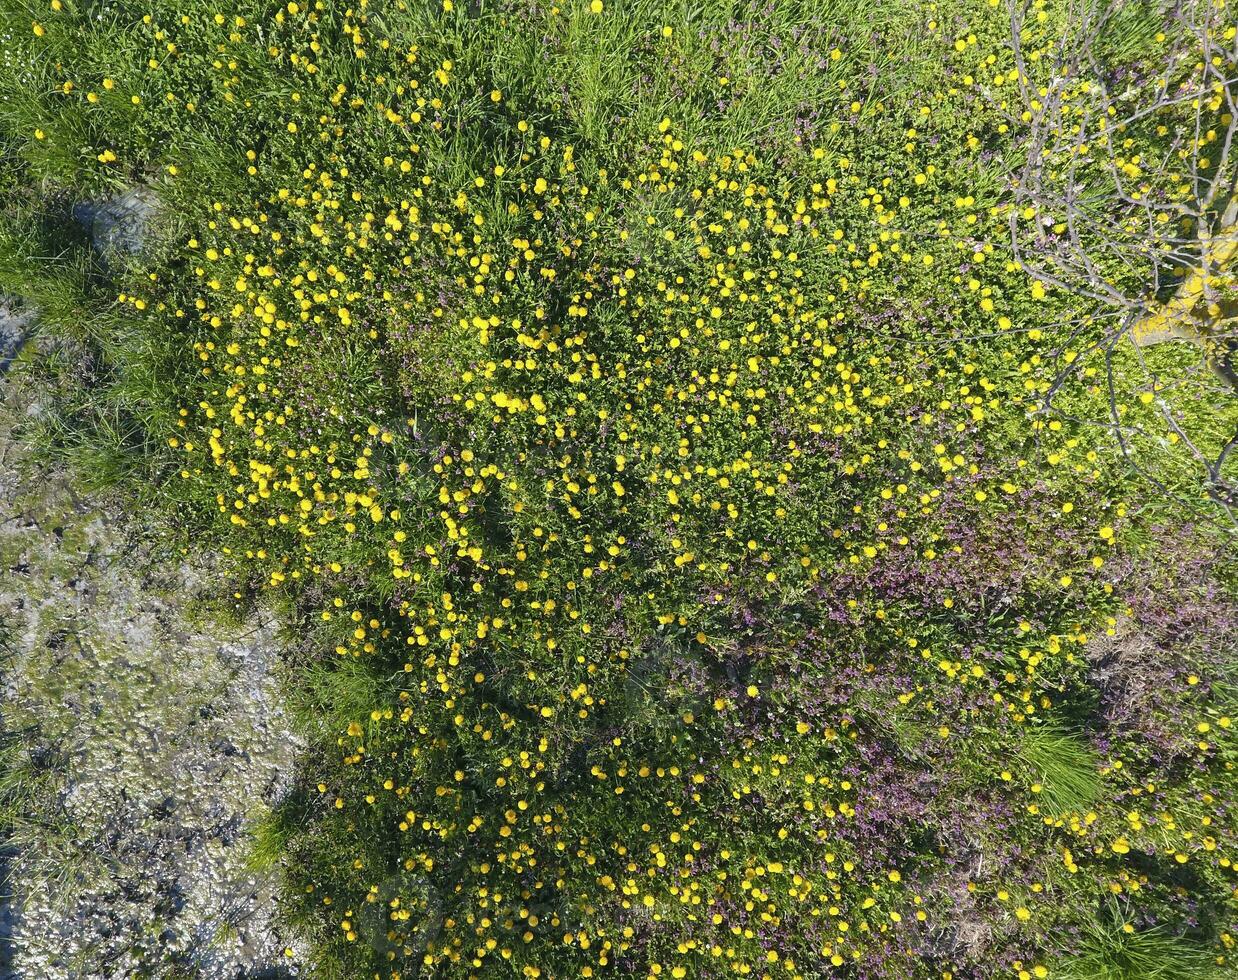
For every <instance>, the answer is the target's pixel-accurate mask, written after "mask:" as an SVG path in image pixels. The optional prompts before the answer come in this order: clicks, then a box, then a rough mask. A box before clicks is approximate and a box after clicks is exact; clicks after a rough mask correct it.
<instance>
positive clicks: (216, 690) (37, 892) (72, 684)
mask: <svg viewBox="0 0 1238 980" xmlns="http://www.w3.org/2000/svg"><path fill="white" fill-rule="evenodd" d="M97 220H98V218H97V217H96V221H97ZM7 316H8V314H7V313H6V312H5V311H4V310H3V309H0V339H3V337H5V336H8V335H9V334H10V333H12V332H13V329H14V328H13V325H12V320H11V319H8V320H7V321H6V317H7ZM20 333H21V335H24V333H25V331H24V329H23V330H21V331H20ZM11 356H12V355H10V357H11ZM22 361H23V358H22V357H18V358H17V361H16V362H15V364H14V368H13V369H12V370H10V371H9V372H8V374H7V376H6V377H4V378H0V402H2V403H0V683H2V689H0V694H2V696H3V715H2V716H0V734H2V735H3V742H2V748H3V755H2V756H0V767H3V771H4V772H5V774H6V777H7V778H6V781H5V784H4V786H3V787H0V798H2V797H3V794H4V792H5V789H6V788H12V787H16V789H15V790H12V792H10V795H9V797H8V800H7V801H6V802H5V807H6V808H7V810H8V812H7V814H2V813H0V817H6V816H7V818H8V819H7V822H8V824H9V827H8V830H9V832H10V833H9V834H8V835H7V836H8V839H7V842H6V853H7V855H8V860H7V867H6V868H5V869H4V870H5V871H7V875H6V876H5V880H4V885H3V887H0V895H3V896H9V898H8V900H3V899H0V906H2V909H0V977H3V976H9V977H20V978H22V980H61V978H63V980H69V978H74V980H79V978H81V980H86V978H100V980H102V978H120V977H131V976H147V977H186V976H196V977H201V978H209V980H215V978H218V980H224V978H228V980H232V978H239V977H255V976H282V975H287V974H286V973H285V971H286V970H287V969H289V968H290V966H291V960H290V958H289V957H287V956H286V955H285V952H284V950H285V946H286V944H287V943H288V940H287V939H286V938H285V937H283V936H281V935H280V934H279V930H278V928H277V927H276V925H275V924H274V922H273V918H272V917H273V913H274V897H273V884H274V883H273V880H272V877H271V873H270V872H260V871H256V870H253V869H252V868H251V867H250V866H249V865H248V863H247V854H248V841H249V837H248V834H249V830H250V828H251V827H252V826H253V825H254V821H255V820H256V819H257V818H258V817H260V816H261V815H262V814H263V813H264V812H265V811H266V809H267V808H268V807H269V806H270V805H271V804H272V803H273V802H274V801H275V800H276V799H277V798H278V797H279V795H280V793H281V792H282V790H283V788H284V784H285V781H286V778H287V774H288V773H289V772H290V769H291V760H292V756H293V753H294V751H295V749H296V745H295V743H294V740H293V738H292V737H291V735H290V734H289V730H288V722H287V719H286V718H285V717H284V715H283V713H282V711H281V709H280V703H279V699H278V696H277V690H276V689H277V675H278V670H279V662H278V658H277V656H276V644H275V626H274V624H273V623H272V622H271V621H269V620H268V619H252V620H250V621H248V622H246V623H245V624H244V625H242V626H239V627H227V626H225V625H222V624H221V623H220V621H219V619H218V617H210V616H206V615H204V614H202V613H199V612H195V608H196V605H195V604H196V603H197V601H198V599H199V598H208V597H213V596H215V595H217V593H218V588H219V586H218V581H217V580H216V579H214V578H213V577H212V576H211V574H210V572H209V570H206V569H202V568H194V567H191V566H189V565H188V564H186V563H185V562H184V561H183V560H181V559H180V558H179V557H177V556H169V555H167V554H164V553H163V552H162V551H161V550H160V548H159V546H158V541H157V536H155V535H150V534H148V531H149V528H147V527H145V526H144V525H143V519H142V515H141V514H126V513H123V512H122V510H121V508H120V507H118V506H117V505H116V504H114V503H109V502H105V501H102V500H94V499H83V498H82V497H81V496H80V495H79V494H78V493H77V492H76V491H75V489H74V487H73V485H72V484H71V482H70V480H69V478H68V476H67V474H66V473H64V472H60V471H56V470H52V471H48V470H46V469H36V468H34V467H33V465H32V463H31V460H30V458H29V454H28V451H27V450H26V449H25V447H24V446H23V443H22V438H21V435H20V430H21V428H22V423H23V422H24V421H25V420H27V419H28V418H30V417H31V416H32V415H34V414H35V413H37V412H38V411H39V407H40V402H39V397H40V396H39V392H38V391H37V390H36V389H35V388H33V387H32V386H31V385H30V384H29V383H27V381H26V378H25V374H26V372H24V371H23V370H22V369H21V368H22ZM4 822H5V821H4V820H3V819H0V832H2V831H3V830H4ZM292 969H293V970H294V971H295V967H293V968H292ZM271 970H276V971H277V972H274V973H271V972H268V971H271Z"/></svg>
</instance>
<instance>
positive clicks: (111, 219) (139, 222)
mask: <svg viewBox="0 0 1238 980" xmlns="http://www.w3.org/2000/svg"><path fill="white" fill-rule="evenodd" d="M157 207H158V198H157V197H156V195H155V192H154V191H153V190H151V189H150V188H149V187H143V186H141V185H139V186H136V187H131V188H129V190H127V191H125V192H124V193H123V194H120V195H118V196H116V197H113V198H110V199H108V200H106V201H81V202H79V203H77V204H75V205H73V220H75V221H76V222H78V224H80V225H81V226H82V227H83V228H85V229H86V232H87V234H89V235H90V243H91V245H92V246H94V248H95V250H96V251H98V252H99V254H100V255H101V256H102V257H103V258H104V260H105V262H106V260H107V259H109V258H113V257H117V256H126V255H136V254H137V253H138V252H140V251H141V250H142V247H143V246H144V245H145V244H146V239H147V232H148V231H149V229H150V224H151V219H152V218H153V217H154V215H155V211H156V209H157Z"/></svg>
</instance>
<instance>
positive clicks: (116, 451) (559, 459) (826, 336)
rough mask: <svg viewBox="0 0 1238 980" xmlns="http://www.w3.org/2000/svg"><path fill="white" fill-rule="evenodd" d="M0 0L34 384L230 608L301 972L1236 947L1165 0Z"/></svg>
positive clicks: (937, 967)
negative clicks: (272, 742) (286, 776)
mask: <svg viewBox="0 0 1238 980" xmlns="http://www.w3.org/2000/svg"><path fill="white" fill-rule="evenodd" d="M0 10H3V13H4V22H3V26H2V27H0V36H3V37H4V38H5V43H6V47H5V51H4V54H3V55H2V56H0V58H3V61H2V62H0V63H2V65H3V69H2V71H0V139H2V140H3V144H2V148H3V154H4V155H3V168H4V169H3V172H2V173H0V180H2V181H3V184H2V185H0V186H3V187H4V188H5V191H6V199H5V202H4V223H3V230H2V233H0V235H2V237H0V243H2V245H3V253H2V255H0V259H3V265H2V266H0V268H2V269H3V274H4V276H5V278H4V279H3V281H0V286H2V287H3V290H4V291H5V292H6V293H12V294H15V295H19V296H23V297H25V298H26V299H27V301H28V302H29V303H30V304H31V305H35V306H38V307H39V309H40V310H41V311H42V316H44V317H45V318H46V319H47V320H48V321H49V322H51V323H53V324H55V325H57V327H58V329H61V330H64V331H66V332H69V333H72V334H73V335H74V336H76V337H78V338H80V339H81V340H82V341H83V342H86V343H89V344H90V345H92V349H93V350H94V351H95V355H94V356H95V358H96V361H95V367H96V368H97V371H96V372H95V377H94V380H93V382H92V383H91V384H89V385H79V386H78V387H77V389H76V390H72V387H71V386H65V385H61V388H65V387H69V388H70V390H68V391H67V392H62V393H61V394H59V395H58V403H57V404H58V408H57V410H56V411H54V412H49V414H48V416H47V417H46V418H45V419H44V420H42V422H41V423H40V424H39V425H37V426H35V428H36V429H37V430H38V431H37V432H36V434H35V436H32V438H35V439H36V440H37V442H38V444H39V445H40V446H41V448H42V449H43V451H45V452H48V453H52V454H56V453H60V454H63V455H66V456H68V457H70V458H75V459H79V460H84V463H83V464H82V465H83V466H84V467H85V470H86V473H87V475H89V476H92V477H93V478H94V479H96V480H97V481H99V482H110V483H112V484H115V485H118V486H119V487H121V488H124V490H125V492H127V493H129V494H130V495H131V499H132V501H133V506H135V507H142V508H146V509H147V512H148V513H149V514H150V519H151V521H152V522H160V525H161V526H162V527H163V528H164V533H165V534H166V535H168V537H169V540H174V541H176V543H177V544H178V545H179V546H181V547H182V548H183V549H184V551H185V553H186V554H190V553H192V552H195V551H197V552H201V551H207V552H210V553H211V554H213V555H215V556H217V557H218V558H219V559H220V560H221V561H223V562H224V565H225V567H226V569H227V579H226V581H224V582H221V584H220V592H221V595H224V596H225V597H226V598H228V599H229V600H231V601H233V602H234V603H235V604H236V605H237V606H238V607H240V608H242V609H245V608H248V607H250V606H252V605H253V604H254V603H266V604H268V605H270V606H272V607H273V608H275V609H277V610H279V611H280V613H281V615H282V616H283V618H284V621H285V623H286V624H287V630H286V632H287V633H288V635H289V637H290V639H289V642H288V648H287V650H286V653H285V656H286V658H287V660H288V664H289V670H290V674H291V676H292V677H293V678H294V682H293V683H291V684H290V685H289V690H288V691H287V692H286V697H287V699H288V706H289V709H290V710H291V711H292V712H293V713H294V715H295V717H296V718H297V719H298V724H299V727H300V729H301V733H302V735H303V736H304V738H305V739H306V741H307V745H308V748H307V749H306V750H305V751H304V752H303V753H302V754H301V757H300V761H299V763H298V768H297V774H296V779H295V788H294V790H293V791H292V792H291V793H290V794H289V795H288V797H287V798H286V799H285V801H284V802H283V804H282V805H281V807H280V808H279V810H278V812H277V813H276V814H275V816H274V817H273V818H272V819H271V820H270V821H269V822H268V823H266V824H265V825H264V827H263V830H262V833H261V834H260V835H259V839H258V841H257V842H256V845H255V855H256V859H260V860H262V861H265V862H268V863H270V864H272V865H274V866H276V867H278V868H279V869H280V873H281V875H282V876H283V885H284V895H283V914H284V916H285V917H286V920H287V922H288V923H289V924H290V925H292V926H293V927H295V928H296V929H298V930H299V932H300V934H301V936H302V937H303V938H304V952H303V954H301V953H295V952H294V951H293V950H291V949H290V958H294V959H300V960H302V961H303V965H304V968H305V969H306V970H307V971H308V973H309V975H311V976H316V977H319V976H321V977H350V978H351V977H381V978H391V980H396V978H404V980H408V978H411V977H419V976H425V977H504V976H526V977H547V978H549V977H577V976H584V977H591V976H599V977H600V976H639V977H645V976H649V977H698V976H699V977H713V976H732V975H738V976H756V977H771V978H772V977H829V976H838V977H942V978H950V977H998V976H1012V977H1019V978H1020V980H1024V978H1028V977H1033V976H1034V977H1045V976H1062V977H1082V976H1106V977H1108V976H1112V977H1136V976H1138V977H1152V976H1160V977H1213V976H1215V977H1221V976H1225V975H1228V974H1229V973H1230V972H1231V971H1232V969H1233V954H1232V952H1231V949H1232V946H1233V943H1234V932H1235V928H1236V927H1238V922H1236V921H1235V919H1236V918H1238V909H1236V907H1235V896H1236V892H1235V889H1236V888H1238V876H1236V874H1235V869H1234V860H1235V847H1236V845H1238V839H1236V831H1238V826H1236V822H1238V818H1236V816H1235V805H1236V803H1238V801H1236V800H1235V781H1234V764H1235V759H1236V753H1238V742H1236V740H1235V735H1234V728H1233V725H1232V721H1231V718H1232V716H1233V714H1234V711H1235V695H1236V693H1238V679H1236V678H1235V666H1234V662H1233V650H1234V649H1235V641H1236V640H1238V605H1236V600H1235V591H1234V585H1235V583H1234V581H1233V567H1232V558H1233V548H1232V543H1233V537H1232V535H1233V515H1232V507H1233V504H1234V492H1233V487H1234V485H1235V483H1234V481H1235V480H1236V479H1238V470H1236V469H1235V467H1238V454H1235V453H1233V452H1231V451H1230V450H1231V447H1232V446H1233V444H1234V442H1233V440H1234V434H1235V431H1236V426H1238V400H1236V399H1235V398H1234V386H1233V381H1232V379H1233V367H1232V364H1231V355H1232V349H1233V338H1232V334H1231V333H1230V325H1231V324H1232V319H1231V317H1232V313H1233V308H1232V288H1233V284H1232V278H1231V272H1230V268H1229V261H1230V256H1231V255H1232V252H1233V248H1232V247H1231V245H1232V240H1233V235H1234V224H1235V218H1234V214H1233V213H1232V212H1233V211H1234V208H1233V207H1232V205H1231V196H1232V190H1233V183H1234V175H1235V151H1234V147H1233V145H1232V139H1231V136H1232V133H1233V132H1234V114H1235V104H1234V103H1235V96H1236V91H1235V84H1236V83H1235V80H1234V79H1235V72H1236V71H1238V65H1236V61H1238V42H1236V41H1235V26H1234V16H1233V12H1232V11H1231V10H1230V9H1228V7H1226V6H1225V5H1224V4H1223V3H1222V2H1221V0H1196V2H1191V0H1187V2H1184V3H1178V4H1168V3H1166V4H1159V3H1133V2H1131V3H1123V2H1117V3H1109V4H1099V3H1098V4H1093V3H1089V2H1057V0H1033V2H1031V3H1029V4H1022V3H1018V4H1014V5H1012V6H1010V5H1007V4H1006V3H1005V2H1004V0H1003V2H993V0H944V2H938V3H927V2H912V0H897V2H892V3H882V4H867V5H865V4H834V3H830V2H812V3H808V2H804V3H799V2H793V0H788V2H773V3H768V4H762V3H756V2H751V3H747V2H739V0H734V2H731V0H700V2H694V3H687V2H671V3H660V4H654V3H642V2H638V0H632V2H626V0H593V2H577V0H566V2H563V3H559V4H552V3H545V2H541V0H505V2H496V3H491V2H464V0H462V2H459V3H453V2H452V0H447V2H435V3H422V2H409V0H395V2H387V0H382V2H361V0H358V2H357V3H356V4H354V5H352V6H349V5H346V4H342V3H338V4H337V3H331V2H327V0H306V2H304V3H301V2H289V3H287V4H285V5H283V6H279V5H277V4H274V3H255V2H252V0H235V2H231V3H229V4H223V5H220V4H214V3H205V2H199V0H191V2H181V3H165V2H162V0H157V2H152V3H148V4H145V5H136V4H129V3H124V2H119V3H117V2H104V3H88V2H85V0H80V2H70V0H52V3H51V6H50V7H44V6H38V7H35V6H28V5H26V4H24V3H17V2H15V0H3V3H0ZM1081 50H1082V51H1084V52H1085V53H1086V57H1080V56H1079V52H1080V51H1081ZM134 188H141V189H142V199H143V200H149V201H153V202H155V203H154V204H153V205H151V208H150V214H149V222H150V224H151V226H152V227H153V228H154V229H155V230H154V232H153V233H152V235H151V241H150V242H148V243H147V244H145V245H143V246H142V247H140V248H136V247H135V248H134V249H133V250H131V251H130V252H128V253H126V251H125V249H124V248H111V249H110V250H108V251H104V252H100V251H99V249H97V248H94V246H92V245H91V244H90V243H89V242H88V241H87V240H86V237H85V236H84V235H83V234H82V233H81V232H80V231H78V232H76V233H74V232H73V231H72V228H73V224H72V221H73V215H74V213H75V209H74V207H73V205H74V203H75V202H77V203H79V204H80V202H82V201H93V202H95V210H94V211H92V212H91V213H92V214H95V215H97V214H98V213H100V212H99V211H98V207H99V206H100V205H101V204H102V205H103V206H104V209H105V210H106V202H109V201H111V202H115V201H116V200H118V199H120V198H121V197H122V196H123V195H125V194H128V195H130V198H129V199H132V194H133V189H134ZM144 207H145V206H144ZM77 213H78V214H79V216H80V208H79V209H78V210H77ZM1162 216H1164V220H1162ZM98 220H99V219H98V218H97V217H95V218H94V219H93V223H94V224H95V225H97V224H98ZM66 229H67V230H66ZM96 230H97V229H96ZM75 236H76V237H75ZM96 237H97V236H96ZM92 248H93V249H94V250H93V251H92Z"/></svg>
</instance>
